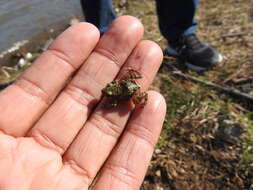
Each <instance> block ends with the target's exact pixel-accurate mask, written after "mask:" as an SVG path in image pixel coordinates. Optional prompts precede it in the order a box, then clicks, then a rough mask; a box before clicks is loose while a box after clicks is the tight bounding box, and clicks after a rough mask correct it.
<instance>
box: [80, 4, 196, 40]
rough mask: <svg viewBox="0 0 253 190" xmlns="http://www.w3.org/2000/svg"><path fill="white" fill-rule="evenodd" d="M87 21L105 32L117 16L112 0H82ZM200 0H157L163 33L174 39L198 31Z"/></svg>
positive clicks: (168, 38)
mask: <svg viewBox="0 0 253 190" xmlns="http://www.w3.org/2000/svg"><path fill="white" fill-rule="evenodd" d="M81 4H82V8H83V11H84V14H85V18H86V21H87V22H90V23H92V24H94V25H95V26H97V27H98V29H99V30H100V32H101V33H104V32H105V31H106V30H107V28H108V26H109V25H110V23H111V22H112V21H113V20H114V19H115V18H116V15H115V12H114V10H113V6H112V0H81ZM197 6H198V0H156V8H157V15H158V19H159V28H160V31H161V33H162V35H163V36H164V37H165V38H166V39H167V40H168V41H173V40H175V39H177V38H178V37H180V36H182V35H187V34H192V33H195V31H196V24H197V22H196V21H195V20H194V15H195V12H196V8H197Z"/></svg>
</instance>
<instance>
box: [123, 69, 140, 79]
mask: <svg viewBox="0 0 253 190" xmlns="http://www.w3.org/2000/svg"><path fill="white" fill-rule="evenodd" d="M126 70H127V75H126V76H125V78H124V79H125V80H127V79H140V78H142V75H141V73H140V72H139V71H136V70H134V69H133V68H131V67H128V68H126Z"/></svg>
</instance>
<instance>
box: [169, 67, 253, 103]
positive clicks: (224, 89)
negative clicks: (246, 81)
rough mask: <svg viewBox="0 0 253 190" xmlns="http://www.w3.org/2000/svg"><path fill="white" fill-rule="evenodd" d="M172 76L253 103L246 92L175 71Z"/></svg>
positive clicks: (252, 97)
mask: <svg viewBox="0 0 253 190" xmlns="http://www.w3.org/2000/svg"><path fill="white" fill-rule="evenodd" d="M172 74H173V75H176V76H179V77H183V78H185V79H187V80H191V81H193V82H197V83H200V84H203V85H205V86H209V87H212V88H214V89H216V90H219V91H222V92H226V93H228V94H230V95H235V96H239V97H242V98H245V99H247V100H250V101H253V96H251V95H249V94H246V93H244V92H241V91H239V90H236V89H232V88H229V87H225V86H221V85H218V84H215V83H212V82H206V81H202V80H200V79H197V78H195V77H192V76H189V75H186V74H183V73H182V72H181V71H173V72H172Z"/></svg>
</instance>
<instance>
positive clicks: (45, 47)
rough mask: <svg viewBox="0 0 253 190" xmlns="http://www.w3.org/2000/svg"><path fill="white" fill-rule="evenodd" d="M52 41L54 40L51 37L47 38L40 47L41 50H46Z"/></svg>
mask: <svg viewBox="0 0 253 190" xmlns="http://www.w3.org/2000/svg"><path fill="white" fill-rule="evenodd" d="M53 41H54V40H53V39H52V38H51V39H49V40H47V42H46V43H45V45H44V47H43V48H42V50H43V51H46V50H47V49H48V47H49V46H50V45H51V43H52V42H53Z"/></svg>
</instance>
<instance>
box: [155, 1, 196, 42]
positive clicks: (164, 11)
mask: <svg viewBox="0 0 253 190" xmlns="http://www.w3.org/2000/svg"><path fill="white" fill-rule="evenodd" d="M197 6H198V0H156V7H157V15H158V19H159V28H160V31H161V33H162V35H163V36H164V37H165V38H166V39H167V40H168V41H173V40H175V39H177V38H178V37H180V36H182V35H187V34H192V33H195V31H196V24H197V22H196V21H195V20H194V15H195V12H196V9H197Z"/></svg>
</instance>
